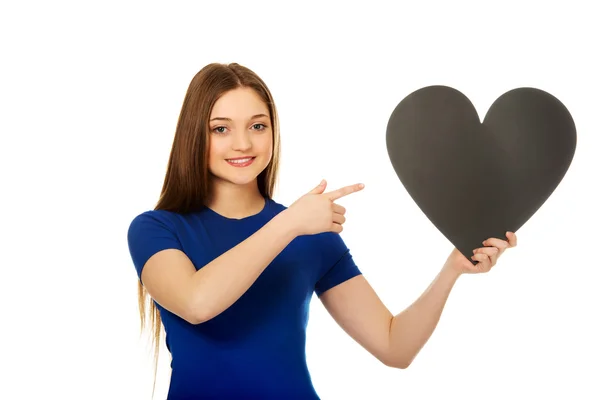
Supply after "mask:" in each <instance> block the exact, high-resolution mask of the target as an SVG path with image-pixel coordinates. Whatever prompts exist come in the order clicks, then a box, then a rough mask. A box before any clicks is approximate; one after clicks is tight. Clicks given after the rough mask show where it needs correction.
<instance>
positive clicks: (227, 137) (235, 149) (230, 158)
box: [208, 88, 273, 185]
mask: <svg viewBox="0 0 600 400" xmlns="http://www.w3.org/2000/svg"><path fill="white" fill-rule="evenodd" d="M272 128H273V127H272V126H271V119H270V115H269V109H268V108H267V106H266V104H265V103H264V102H263V101H262V99H261V98H260V97H259V96H258V94H256V92H255V91H254V90H253V89H250V88H238V89H234V90H231V91H229V92H227V93H225V94H224V95H223V96H221V98H219V99H218V100H217V102H216V103H215V105H214V107H213V110H212V113H211V115H210V121H209V138H210V139H209V143H210V145H209V157H208V167H209V171H210V173H211V174H212V175H214V179H216V180H219V181H221V183H227V182H228V183H232V184H234V185H248V184H253V183H254V181H255V180H256V178H257V177H258V175H259V174H260V173H261V172H262V171H263V170H264V169H265V168H266V167H267V165H268V164H269V162H270V161H271V157H272V153H273V150H272V149H273V130H272Z"/></svg>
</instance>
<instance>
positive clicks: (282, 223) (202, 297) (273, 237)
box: [192, 211, 296, 322]
mask: <svg viewBox="0 0 600 400" xmlns="http://www.w3.org/2000/svg"><path fill="white" fill-rule="evenodd" d="M295 237H296V233H295V232H294V231H293V230H292V227H291V226H290V223H289V222H288V220H287V218H286V211H283V212H281V213H280V214H278V215H277V216H275V217H274V218H273V219H272V220H271V221H269V222H268V223H267V224H265V226H263V227H262V228H261V229H259V230H258V231H257V232H256V233H254V234H253V235H252V236H250V237H249V238H248V239H246V240H244V241H243V242H241V243H240V244H238V245H237V246H235V247H233V248H232V249H230V250H229V251H227V252H225V253H223V254H222V255H221V256H219V257H217V258H216V259H214V260H213V261H212V262H210V263H209V264H207V265H205V266H204V267H203V268H201V269H200V270H198V271H197V272H196V273H195V274H194V276H193V278H192V287H193V293H194V294H195V296H196V297H195V304H196V308H197V310H198V311H197V315H199V320H200V322H204V321H207V320H209V319H211V318H214V317H216V316H217V315H219V314H220V313H222V312H223V311H225V310H226V309H227V308H229V307H230V306H231V305H232V304H233V303H235V302H236V301H237V300H238V299H239V298H240V297H241V296H242V295H243V294H244V293H245V292H246V291H247V290H248V289H249V288H250V286H252V284H253V283H254V282H255V281H256V279H257V278H258V277H259V276H260V274H261V273H262V272H263V271H264V270H265V268H266V267H267V266H268V265H269V264H270V263H271V261H273V259H274V258H275V257H276V256H277V255H278V254H279V253H280V252H281V251H282V250H283V249H284V248H285V247H286V246H287V245H288V244H289V243H290V242H291V241H292V240H293V239H294V238H295Z"/></svg>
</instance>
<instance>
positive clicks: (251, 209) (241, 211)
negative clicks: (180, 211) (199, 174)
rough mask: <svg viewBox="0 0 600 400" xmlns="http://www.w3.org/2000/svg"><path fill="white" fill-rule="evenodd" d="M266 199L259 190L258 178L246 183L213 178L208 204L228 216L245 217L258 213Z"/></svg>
mask: <svg viewBox="0 0 600 400" xmlns="http://www.w3.org/2000/svg"><path fill="white" fill-rule="evenodd" d="M264 205H265V199H264V198H263V196H262V195H261V194H260V191H259V190H258V183H257V181H256V179H255V180H254V181H253V182H251V183H248V184H246V185H236V184H233V183H231V182H224V181H221V180H217V179H215V180H213V182H212V184H211V190H210V195H209V197H208V200H207V202H206V206H207V207H208V208H210V209H211V210H213V211H215V212H216V213H218V214H221V215H223V216H225V217H227V218H245V217H248V216H251V215H254V214H258V213H259V212H260V211H261V210H262V209H263V207H264Z"/></svg>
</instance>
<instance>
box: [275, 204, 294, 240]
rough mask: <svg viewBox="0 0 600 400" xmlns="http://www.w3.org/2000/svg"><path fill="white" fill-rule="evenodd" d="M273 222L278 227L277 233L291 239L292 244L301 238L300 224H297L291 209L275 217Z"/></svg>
mask: <svg viewBox="0 0 600 400" xmlns="http://www.w3.org/2000/svg"><path fill="white" fill-rule="evenodd" d="M272 222H273V223H274V224H275V225H276V226H277V231H278V232H280V233H281V235H283V236H285V237H286V238H287V239H289V241H290V242H291V241H292V240H294V239H295V238H296V237H297V236H300V231H299V229H298V224H296V223H295V220H294V218H293V216H292V214H291V213H290V211H289V209H285V210H283V211H282V212H280V213H279V214H277V215H276V216H275V217H273V220H272Z"/></svg>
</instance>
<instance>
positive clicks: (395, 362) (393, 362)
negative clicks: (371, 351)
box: [380, 357, 412, 369]
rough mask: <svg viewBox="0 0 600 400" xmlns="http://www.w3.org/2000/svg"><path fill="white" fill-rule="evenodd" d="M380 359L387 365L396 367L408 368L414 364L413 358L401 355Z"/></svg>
mask: <svg viewBox="0 0 600 400" xmlns="http://www.w3.org/2000/svg"><path fill="white" fill-rule="evenodd" d="M380 361H381V362H382V363H383V365H385V366H386V367H389V368H395V369H407V368H408V367H409V366H410V364H412V360H409V359H404V358H401V357H397V358H384V359H381V360H380Z"/></svg>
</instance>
